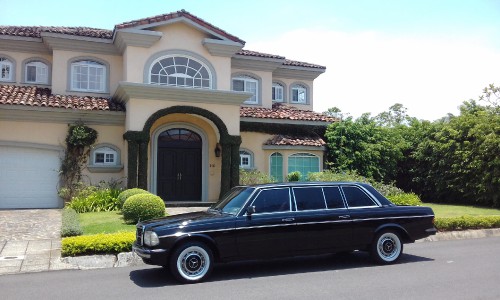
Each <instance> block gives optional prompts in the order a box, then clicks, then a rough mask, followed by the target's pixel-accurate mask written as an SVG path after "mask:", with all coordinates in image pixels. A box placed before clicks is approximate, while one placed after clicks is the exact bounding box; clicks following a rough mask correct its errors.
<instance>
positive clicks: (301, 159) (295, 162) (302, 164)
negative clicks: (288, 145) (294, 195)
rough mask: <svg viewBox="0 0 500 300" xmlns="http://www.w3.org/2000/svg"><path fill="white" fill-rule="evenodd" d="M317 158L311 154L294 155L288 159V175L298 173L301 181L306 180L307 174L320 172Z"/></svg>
mask: <svg viewBox="0 0 500 300" xmlns="http://www.w3.org/2000/svg"><path fill="white" fill-rule="evenodd" d="M319 164H320V160H319V157H318V156H316V155H314V154H311V153H295V154H292V155H290V156H289V157H288V174H290V173H291V172H295V171H299V172H300V174H302V179H306V178H307V174H308V173H311V172H319V171H320V167H319Z"/></svg>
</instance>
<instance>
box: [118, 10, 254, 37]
mask: <svg viewBox="0 0 500 300" xmlns="http://www.w3.org/2000/svg"><path fill="white" fill-rule="evenodd" d="M180 17H185V18H187V19H189V20H191V21H193V22H195V23H196V24H198V25H200V26H203V27H205V28H207V29H209V30H211V31H214V32H216V33H218V34H220V35H222V36H224V37H226V38H228V39H229V40H231V41H233V42H238V43H242V44H243V45H244V44H245V41H243V40H241V39H239V38H238V37H236V36H234V35H232V34H229V33H227V32H226V31H224V30H222V29H220V28H219V27H216V26H214V25H212V24H210V23H208V22H207V21H205V20H203V19H201V18H198V17H197V16H194V15H192V14H190V13H189V12H187V11H185V10H179V11H177V12H173V13H168V14H163V15H158V16H154V17H149V18H143V19H139V20H133V21H129V22H125V23H121V24H118V25H116V26H115V30H116V29H124V28H130V27H136V26H140V25H147V24H154V23H157V22H163V21H168V20H172V19H176V18H180Z"/></svg>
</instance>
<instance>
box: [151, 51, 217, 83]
mask: <svg viewBox="0 0 500 300" xmlns="http://www.w3.org/2000/svg"><path fill="white" fill-rule="evenodd" d="M149 83H151V84H158V85H170V86H180V87H189V88H203V89H210V88H212V75H211V74H210V72H209V70H208V68H207V67H206V66H205V65H204V64H202V63H201V62H199V61H197V60H195V59H193V58H191V57H187V56H168V57H162V58H160V59H157V60H156V61H154V62H153V64H152V66H151V70H150V74H149Z"/></svg>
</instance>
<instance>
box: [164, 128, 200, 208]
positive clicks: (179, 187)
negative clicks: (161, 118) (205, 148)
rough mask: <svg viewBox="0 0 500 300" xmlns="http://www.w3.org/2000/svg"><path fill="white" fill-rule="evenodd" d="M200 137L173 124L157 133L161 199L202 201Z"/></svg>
mask: <svg viewBox="0 0 500 300" xmlns="http://www.w3.org/2000/svg"><path fill="white" fill-rule="evenodd" d="M201 151H202V140H201V138H200V136H199V135H198V134H197V133H195V132H194V131H191V130H188V129H183V128H173V129H169V130H166V131H164V132H162V133H161V134H160V136H159V137H158V152H157V153H158V160H157V163H158V165H157V186H156V187H157V194H158V196H160V197H161V198H162V199H163V200H164V201H201V171H202V168H201V163H202V161H201V158H202V153H201Z"/></svg>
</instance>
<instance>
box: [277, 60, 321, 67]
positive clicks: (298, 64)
mask: <svg viewBox="0 0 500 300" xmlns="http://www.w3.org/2000/svg"><path fill="white" fill-rule="evenodd" d="M283 65H285V66H294V67H306V68H315V69H326V67H325V66H320V65H315V64H310V63H306V62H302V61H296V60H290V59H285V62H284V63H283Z"/></svg>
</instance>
